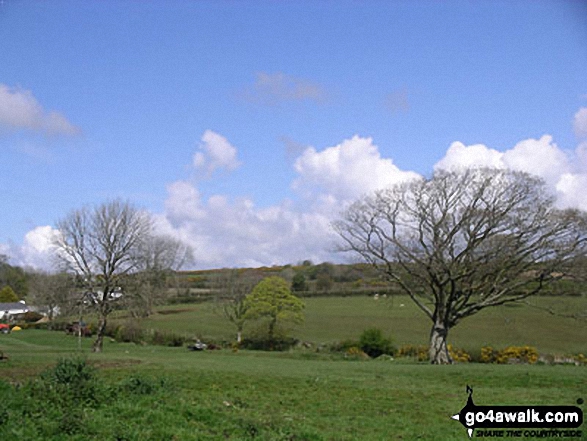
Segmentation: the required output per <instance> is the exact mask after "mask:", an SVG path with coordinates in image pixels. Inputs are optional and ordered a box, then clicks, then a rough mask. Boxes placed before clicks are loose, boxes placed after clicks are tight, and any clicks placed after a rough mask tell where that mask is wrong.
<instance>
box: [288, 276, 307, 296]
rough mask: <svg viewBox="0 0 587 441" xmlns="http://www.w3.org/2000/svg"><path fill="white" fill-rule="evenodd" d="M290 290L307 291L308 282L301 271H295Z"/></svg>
mask: <svg viewBox="0 0 587 441" xmlns="http://www.w3.org/2000/svg"><path fill="white" fill-rule="evenodd" d="M291 290H292V291H294V292H299V291H307V290H308V284H307V283H306V276H304V274H303V273H296V274H295V275H294V276H293V279H292V281H291Z"/></svg>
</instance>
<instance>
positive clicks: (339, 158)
mask: <svg viewBox="0 0 587 441" xmlns="http://www.w3.org/2000/svg"><path fill="white" fill-rule="evenodd" d="M294 168H295V170H296V171H297V172H298V173H299V175H300V177H299V178H298V179H296V180H295V181H294V183H293V187H294V189H296V190H301V191H303V192H305V193H306V195H308V196H313V197H316V196H317V195H319V196H322V197H324V196H325V195H328V196H332V197H334V198H335V199H336V200H338V201H349V200H354V199H356V198H357V197H359V196H361V195H363V194H365V193H368V192H371V191H373V190H377V189H380V188H384V187H388V186H391V185H393V184H395V183H397V182H401V181H404V180H408V179H413V178H417V177H419V175H418V174H417V173H414V172H410V171H402V170H400V169H399V168H398V167H397V166H396V165H395V164H394V163H393V161H392V160H391V159H385V158H382V157H381V154H380V153H379V149H378V147H377V146H376V145H374V144H373V140H372V139H371V138H361V137H359V136H353V138H351V139H347V140H344V141H343V142H342V143H340V144H338V145H336V146H334V147H328V148H326V149H324V150H323V151H320V152H318V151H316V149H314V148H313V147H309V148H307V149H306V150H305V151H304V153H303V154H302V155H301V156H300V157H299V158H298V159H297V160H296V162H295V164H294Z"/></svg>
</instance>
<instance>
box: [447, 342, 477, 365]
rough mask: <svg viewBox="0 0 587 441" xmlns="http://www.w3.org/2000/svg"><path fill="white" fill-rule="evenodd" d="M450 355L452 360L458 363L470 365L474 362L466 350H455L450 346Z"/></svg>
mask: <svg viewBox="0 0 587 441" xmlns="http://www.w3.org/2000/svg"><path fill="white" fill-rule="evenodd" d="M448 353H449V354H450V358H452V360H453V361H454V362H456V363H468V362H470V361H471V360H472V357H471V355H470V354H469V353H468V352H467V351H465V350H464V349H458V348H454V347H453V346H452V345H448Z"/></svg>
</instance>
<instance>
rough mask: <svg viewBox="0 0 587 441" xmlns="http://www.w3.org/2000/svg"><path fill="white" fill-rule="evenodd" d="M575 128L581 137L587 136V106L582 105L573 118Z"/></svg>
mask: <svg viewBox="0 0 587 441" xmlns="http://www.w3.org/2000/svg"><path fill="white" fill-rule="evenodd" d="M573 128H574V129H575V134H576V135H577V136H578V137H579V138H585V137H587V107H581V108H580V109H579V110H578V111H577V113H575V117H574V119H573Z"/></svg>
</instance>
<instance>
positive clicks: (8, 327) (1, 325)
mask: <svg viewBox="0 0 587 441" xmlns="http://www.w3.org/2000/svg"><path fill="white" fill-rule="evenodd" d="M2 329H10V326H8V325H7V324H6V323H0V330H2Z"/></svg>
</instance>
